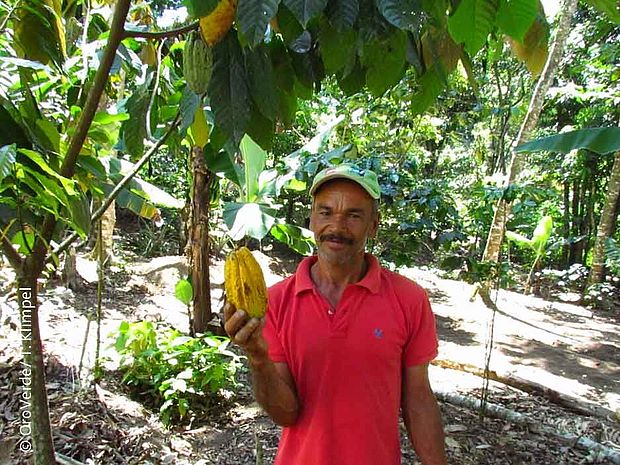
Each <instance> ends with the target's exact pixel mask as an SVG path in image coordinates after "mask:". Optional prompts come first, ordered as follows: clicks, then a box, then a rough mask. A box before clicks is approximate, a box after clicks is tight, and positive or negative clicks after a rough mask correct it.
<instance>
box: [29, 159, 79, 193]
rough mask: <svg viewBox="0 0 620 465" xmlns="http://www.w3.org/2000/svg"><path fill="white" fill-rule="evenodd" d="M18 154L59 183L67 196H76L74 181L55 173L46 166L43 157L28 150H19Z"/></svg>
mask: <svg viewBox="0 0 620 465" xmlns="http://www.w3.org/2000/svg"><path fill="white" fill-rule="evenodd" d="M18 152H19V153H21V154H23V155H26V156H27V157H28V158H29V159H30V160H31V161H33V162H34V163H36V164H37V166H38V167H39V168H41V170H43V172H44V173H46V174H48V175H50V176H51V177H53V178H56V179H57V180H58V181H60V183H61V184H62V186H63V188H64V189H65V191H66V192H67V194H69V195H76V193H75V189H74V186H75V181H73V180H71V179H68V178H65V177H64V176H61V175H60V174H58V173H57V172H56V171H54V170H53V169H52V168H51V167H50V166H49V165H48V164H47V162H46V161H45V159H44V158H43V156H41V154H40V153H39V152H35V151H34V150H29V149H19V150H18Z"/></svg>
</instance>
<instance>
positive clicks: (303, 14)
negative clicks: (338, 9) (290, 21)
mask: <svg viewBox="0 0 620 465" xmlns="http://www.w3.org/2000/svg"><path fill="white" fill-rule="evenodd" d="M282 1H283V3H284V4H285V5H286V6H287V7H288V9H289V10H291V13H293V15H294V16H295V18H296V19H297V21H299V23H300V24H301V25H302V26H303V27H306V25H307V24H308V21H310V20H311V19H313V18H315V17H316V16H318V15H319V14H320V13H321V12H322V11H323V10H324V9H325V6H326V5H327V0H282Z"/></svg>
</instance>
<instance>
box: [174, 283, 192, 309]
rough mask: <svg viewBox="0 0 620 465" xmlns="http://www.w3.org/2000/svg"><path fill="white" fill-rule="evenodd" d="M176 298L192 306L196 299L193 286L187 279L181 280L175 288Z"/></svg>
mask: <svg viewBox="0 0 620 465" xmlns="http://www.w3.org/2000/svg"><path fill="white" fill-rule="evenodd" d="M174 296H175V297H176V298H177V299H179V300H180V301H181V302H183V303H184V304H185V305H189V304H191V303H192V299H193V298H194V288H193V287H192V284H191V283H190V282H189V281H188V280H187V279H179V281H178V282H177V284H176V286H174Z"/></svg>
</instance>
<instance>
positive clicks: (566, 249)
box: [560, 181, 571, 269]
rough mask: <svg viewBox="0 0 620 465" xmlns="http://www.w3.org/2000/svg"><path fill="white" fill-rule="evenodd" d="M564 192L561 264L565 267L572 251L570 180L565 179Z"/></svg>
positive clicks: (567, 265) (568, 264)
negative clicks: (569, 240)
mask: <svg viewBox="0 0 620 465" xmlns="http://www.w3.org/2000/svg"><path fill="white" fill-rule="evenodd" d="M563 185H564V192H563V197H562V199H563V205H564V224H562V236H563V237H564V241H565V242H564V244H562V258H561V259H560V264H561V266H562V267H564V268H566V269H567V268H568V267H569V266H570V263H569V261H568V255H569V251H570V244H569V243H568V242H567V241H568V238H569V237H570V225H571V219H570V184H569V183H568V181H564V183H563Z"/></svg>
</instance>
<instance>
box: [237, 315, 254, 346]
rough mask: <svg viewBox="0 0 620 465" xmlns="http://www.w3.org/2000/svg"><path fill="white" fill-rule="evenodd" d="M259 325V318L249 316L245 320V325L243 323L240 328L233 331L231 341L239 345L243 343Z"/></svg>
mask: <svg viewBox="0 0 620 465" xmlns="http://www.w3.org/2000/svg"><path fill="white" fill-rule="evenodd" d="M259 326H260V320H259V319H258V318H251V319H250V320H248V321H247V323H246V324H245V325H243V327H242V328H241V329H239V330H238V331H237V332H236V333H235V336H234V338H233V341H235V343H236V344H239V345H240V346H243V345H245V344H246V343H247V342H248V341H249V340H250V338H251V337H252V335H253V334H254V333H255V331H256V329H257V328H258V327H259Z"/></svg>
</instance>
